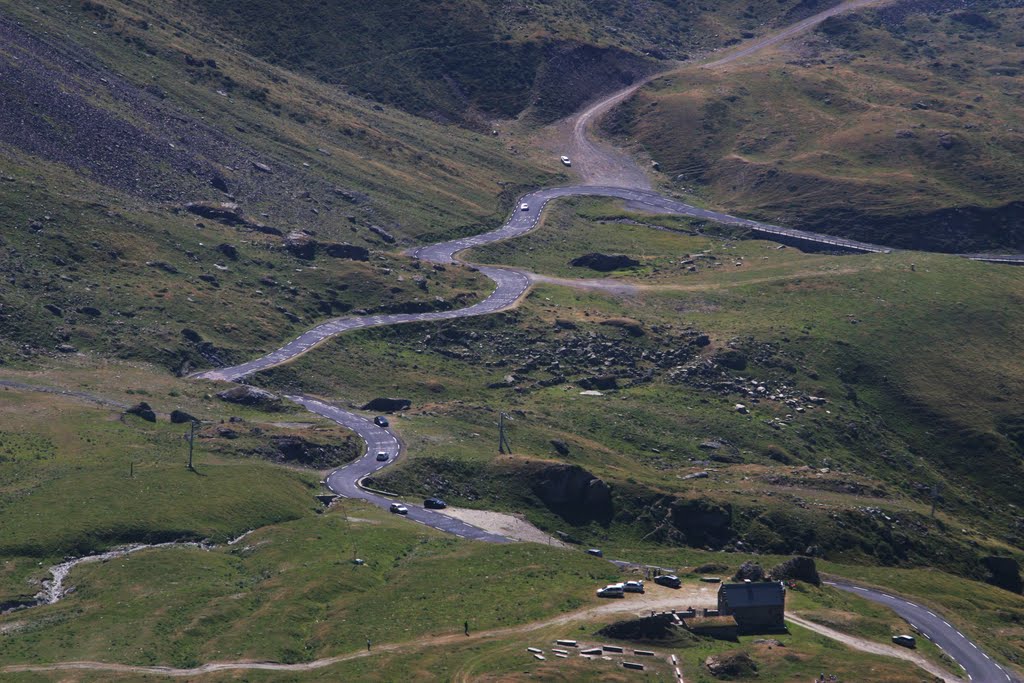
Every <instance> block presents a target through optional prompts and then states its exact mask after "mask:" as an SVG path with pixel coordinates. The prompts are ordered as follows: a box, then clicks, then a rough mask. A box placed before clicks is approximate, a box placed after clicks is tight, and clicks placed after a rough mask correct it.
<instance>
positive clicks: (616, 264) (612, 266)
mask: <svg viewBox="0 0 1024 683" xmlns="http://www.w3.org/2000/svg"><path fill="white" fill-rule="evenodd" d="M569 265H571V266H577V267H579V268H590V269H591V270H596V271H598V272H601V273H609V272H611V271H613V270H619V269H620V268H635V267H636V266H639V265H640V262H639V261H637V260H636V259H634V258H630V257H629V256H626V255H624V254H602V253H600V252H592V253H590V254H584V255H583V256H579V257H577V258H574V259H573V260H572V261H570V262H569Z"/></svg>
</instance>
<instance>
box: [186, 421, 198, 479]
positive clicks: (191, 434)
mask: <svg viewBox="0 0 1024 683" xmlns="http://www.w3.org/2000/svg"><path fill="white" fill-rule="evenodd" d="M195 440H196V421H195V420H192V421H191V422H189V426H188V471H189V472H195V471H196V468H194V467H192V447H193V445H194V442H195Z"/></svg>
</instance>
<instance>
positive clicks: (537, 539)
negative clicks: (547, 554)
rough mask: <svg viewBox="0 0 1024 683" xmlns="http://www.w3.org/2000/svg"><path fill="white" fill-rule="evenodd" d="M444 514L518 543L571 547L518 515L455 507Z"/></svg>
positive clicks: (446, 510) (447, 509)
mask: <svg viewBox="0 0 1024 683" xmlns="http://www.w3.org/2000/svg"><path fill="white" fill-rule="evenodd" d="M444 514H446V515H448V516H450V517H454V518H455V519H461V520H462V521H463V522H466V523H467V524H472V525H473V526H477V527H480V528H481V529H483V530H484V531H490V532H491V533H494V534H501V535H502V536H508V537H509V538H514V539H515V540H517V541H526V542H528V543H543V544H545V545H553V546H557V547H559V548H570V547H571V546H569V545H566V544H565V543H562V542H561V541H559V540H558V539H556V538H554V537H553V536H548V535H547V534H546V533H544V532H543V531H541V530H540V529H538V528H537V527H535V526H533V525H532V524H530V523H529V522H527V521H526V520H525V519H522V518H521V517H519V516H517V515H509V514H505V513H504V512H491V511H489V510H469V509H466V508H453V507H449V508H446V509H445V511H444Z"/></svg>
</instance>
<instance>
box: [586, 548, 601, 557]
mask: <svg viewBox="0 0 1024 683" xmlns="http://www.w3.org/2000/svg"><path fill="white" fill-rule="evenodd" d="M587 555H593V556H594V557H604V553H603V552H601V549H600V548H588V549H587Z"/></svg>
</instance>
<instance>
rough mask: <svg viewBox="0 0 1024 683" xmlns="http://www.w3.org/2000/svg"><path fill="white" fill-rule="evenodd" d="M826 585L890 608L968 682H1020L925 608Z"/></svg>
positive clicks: (845, 586) (836, 584)
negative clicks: (950, 660) (944, 656)
mask: <svg viewBox="0 0 1024 683" xmlns="http://www.w3.org/2000/svg"><path fill="white" fill-rule="evenodd" d="M825 584H826V585H829V586H832V587H833V588H838V589H839V590H843V591H847V592H849V593H854V594H855V595H859V596H860V597H862V598H865V599H867V600H871V601H872V602H877V603H881V604H883V605H885V606H886V607H888V608H890V609H891V610H892V611H894V612H896V614H898V615H900V616H901V617H903V618H904V619H906V620H907V622H908V623H910V625H911V626H913V627H914V628H915V629H917V630H918V631H919V632H920V633H921V634H922V635H924V636H925V637H926V638H928V639H929V640H931V641H932V642H933V643H935V644H936V645H938V646H939V647H940V648H942V650H943V651H944V652H945V653H946V654H947V655H949V656H950V657H952V658H953V660H954V661H955V662H956V663H957V664H959V665H960V666H961V667H963V669H964V671H965V672H966V673H967V677H968V678H969V679H970V680H972V681H979V682H983V683H999V682H1001V681H1002V682H1004V683H1005V682H1007V681H1009V682H1010V683H1020V679H1019V678H1017V677H1016V676H1015V675H1014V674H1011V673H1010V672H1008V671H1007V670H1006V669H1004V668H1003V667H1001V666H1000V665H999V664H997V663H996V662H995V661H993V660H992V658H991V657H989V656H988V655H987V654H985V653H984V652H983V651H982V650H981V649H979V648H978V646H977V645H975V644H974V643H972V642H971V641H970V640H968V639H967V637H966V636H964V634H962V633H960V631H958V630H957V628H956V627H955V626H953V625H951V624H950V623H949V622H948V621H946V620H945V619H943V618H942V617H941V616H939V615H937V614H935V613H934V612H932V611H931V610H930V609H928V608H927V607H922V606H921V605H918V604H915V603H913V602H910V601H908V600H904V599H903V598H900V597H896V596H894V595H889V594H888V593H885V592H882V591H878V590H874V589H871V588H865V587H864V586H856V585H853V584H851V583H845V582H840V581H826V582H825Z"/></svg>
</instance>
